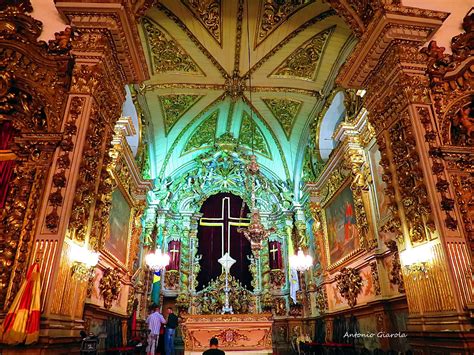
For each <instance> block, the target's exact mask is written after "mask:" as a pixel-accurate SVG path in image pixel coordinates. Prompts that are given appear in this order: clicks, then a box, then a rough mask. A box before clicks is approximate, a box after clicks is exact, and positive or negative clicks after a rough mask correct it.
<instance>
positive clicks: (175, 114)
mask: <svg viewBox="0 0 474 355" xmlns="http://www.w3.org/2000/svg"><path fill="white" fill-rule="evenodd" d="M201 98H202V96H200V95H185V94H171V95H160V96H158V99H159V100H160V104H161V109H162V112H163V117H164V121H165V122H164V123H165V132H166V134H168V133H169V131H171V129H172V128H173V126H174V125H175V123H176V122H178V120H179V119H180V118H181V117H182V116H183V115H184V114H185V113H186V112H187V111H188V110H189V109H190V108H191V107H193V106H194V104H195V103H196V102H198V101H199V100H200V99H201Z"/></svg>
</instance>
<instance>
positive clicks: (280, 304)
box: [272, 297, 286, 316]
mask: <svg viewBox="0 0 474 355" xmlns="http://www.w3.org/2000/svg"><path fill="white" fill-rule="evenodd" d="M272 309H273V313H274V314H275V315H276V316H286V299H285V298H284V297H274V298H273V308H272Z"/></svg>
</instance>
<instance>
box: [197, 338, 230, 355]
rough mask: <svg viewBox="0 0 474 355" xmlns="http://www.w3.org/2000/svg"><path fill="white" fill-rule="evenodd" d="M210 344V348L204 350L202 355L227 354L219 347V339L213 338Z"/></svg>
mask: <svg viewBox="0 0 474 355" xmlns="http://www.w3.org/2000/svg"><path fill="white" fill-rule="evenodd" d="M209 345H210V349H208V350H206V351H205V352H203V353H202V355H224V354H225V352H224V351H222V350H220V349H218V348H217V346H218V345H219V341H218V340H217V338H211V341H210V342H209Z"/></svg>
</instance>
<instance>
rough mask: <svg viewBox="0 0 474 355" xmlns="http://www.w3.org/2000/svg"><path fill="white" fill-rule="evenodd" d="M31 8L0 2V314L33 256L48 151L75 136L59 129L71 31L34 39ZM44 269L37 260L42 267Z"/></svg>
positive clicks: (37, 29)
mask: <svg viewBox="0 0 474 355" xmlns="http://www.w3.org/2000/svg"><path fill="white" fill-rule="evenodd" d="M32 10H33V8H32V6H31V4H30V2H29V1H17V2H3V3H2V4H1V5H0V22H1V23H2V26H0V27H1V28H0V42H1V46H0V47H1V48H0V129H1V130H2V138H3V137H9V136H11V139H8V141H7V142H2V143H7V147H6V151H2V152H1V153H0V160H1V163H6V165H1V168H2V173H4V171H3V169H6V171H7V175H8V170H9V169H11V170H10V172H11V178H10V179H9V182H8V184H7V185H6V188H7V191H6V198H5V201H4V204H3V203H2V201H0V203H2V205H0V210H1V212H0V275H1V276H0V313H1V312H2V311H6V310H7V309H8V307H9V305H10V304H11V302H12V301H13V299H14V297H15V296H16V294H17V292H18V290H19V287H20V285H21V283H22V281H23V279H24V277H25V275H26V271H27V268H28V265H29V263H30V260H34V259H35V258H34V257H32V254H33V253H32V249H33V240H34V234H35V230H36V229H37V228H38V218H39V217H38V215H39V211H40V201H41V198H42V196H44V194H45V182H46V179H47V176H48V173H49V171H50V166H51V161H52V159H53V154H54V152H55V151H56V150H57V149H59V148H58V147H61V148H60V149H63V150H69V149H70V148H71V144H70V137H71V135H74V133H73V130H72V131H71V130H69V131H64V130H63V129H62V128H61V127H63V118H62V112H63V107H64V104H65V96H66V95H65V94H66V92H67V89H68V86H69V82H70V79H71V76H70V72H69V70H68V67H69V64H70V63H71V56H70V55H69V50H70V48H71V44H70V29H69V30H67V31H63V32H61V33H57V39H56V40H54V41H49V43H48V44H45V43H44V42H38V37H39V36H40V34H41V31H42V23H41V22H40V21H37V20H35V19H33V18H32V17H31V16H29V15H28V13H30V12H31V11H32ZM59 180H60V179H59ZM58 183H59V184H61V183H62V181H61V182H59V181H58ZM51 203H53V204H58V203H61V197H60V196H57V195H53V196H52V197H51ZM40 261H41V260H40ZM48 267H50V265H49V264H47V263H42V264H41V269H42V271H43V272H45V270H48Z"/></svg>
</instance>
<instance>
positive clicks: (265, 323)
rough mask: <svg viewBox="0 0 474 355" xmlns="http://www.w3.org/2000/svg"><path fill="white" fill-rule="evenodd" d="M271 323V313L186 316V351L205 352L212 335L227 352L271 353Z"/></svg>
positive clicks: (193, 352) (184, 326)
mask: <svg viewBox="0 0 474 355" xmlns="http://www.w3.org/2000/svg"><path fill="white" fill-rule="evenodd" d="M272 323H273V319H272V315H271V313H260V314H208V315H189V316H186V318H185V321H184V322H183V323H182V330H183V338H184V346H185V348H184V349H185V354H186V355H191V354H202V352H203V351H204V350H206V349H208V348H209V340H210V339H211V338H212V337H216V338H217V339H218V340H219V348H220V349H222V350H224V351H225V352H226V354H227V353H232V352H233V351H239V352H243V351H246V352H248V353H251V354H271V353H272Z"/></svg>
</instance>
